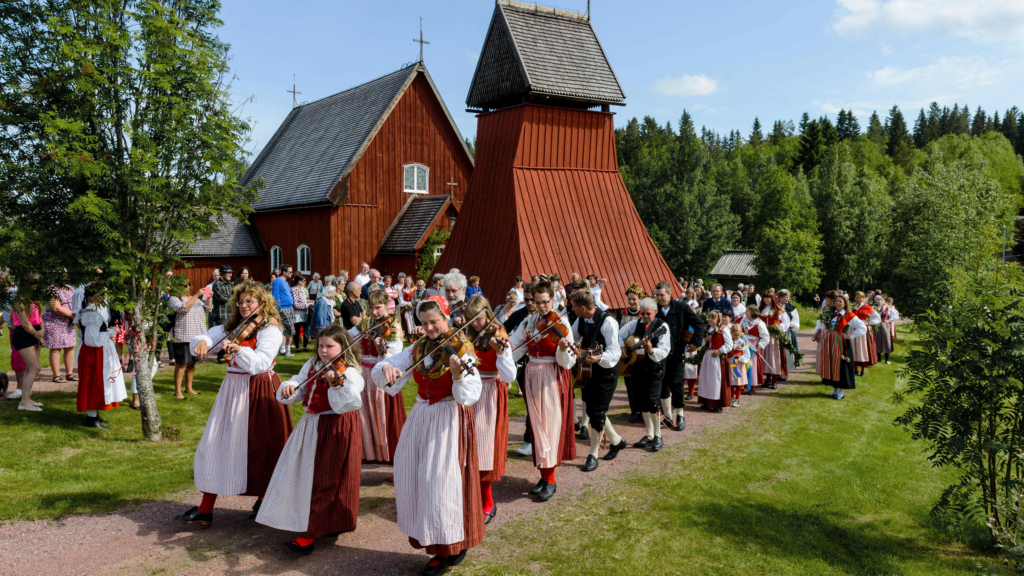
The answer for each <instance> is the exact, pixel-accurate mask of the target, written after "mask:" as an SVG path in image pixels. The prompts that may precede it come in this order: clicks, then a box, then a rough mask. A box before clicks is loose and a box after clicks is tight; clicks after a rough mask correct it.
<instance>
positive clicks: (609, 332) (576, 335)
mask: <svg viewBox="0 0 1024 576" xmlns="http://www.w3.org/2000/svg"><path fill="white" fill-rule="evenodd" d="M580 322H586V323H590V324H593V323H594V321H593V320H587V319H585V318H577V319H576V322H574V323H573V325H572V339H573V340H574V341H576V342H577V343H578V342H580V332H579V325H580ZM601 336H603V337H604V341H605V342H607V343H608V347H607V348H605V349H604V352H602V353H601V359H600V360H599V361H598V362H597V364H598V365H599V366H600V367H602V368H614V367H615V366H616V365H617V364H618V363H619V358H621V357H622V350H620V349H619V346H616V345H615V343H617V342H618V341H619V323H618V322H616V321H615V318H612V317H611V316H606V317H605V319H604V324H602V325H601ZM620 346H621V344H620ZM580 352H582V350H580Z"/></svg>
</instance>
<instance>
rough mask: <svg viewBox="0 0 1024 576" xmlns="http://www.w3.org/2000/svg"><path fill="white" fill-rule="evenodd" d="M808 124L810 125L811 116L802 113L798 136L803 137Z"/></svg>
mask: <svg viewBox="0 0 1024 576" xmlns="http://www.w3.org/2000/svg"><path fill="white" fill-rule="evenodd" d="M810 123H811V115H810V114H808V113H807V112H804V113H803V115H802V116H800V134H801V135H803V133H804V132H805V131H806V130H807V126H808V125H809V124H810Z"/></svg>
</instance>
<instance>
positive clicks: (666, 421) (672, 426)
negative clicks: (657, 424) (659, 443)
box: [661, 416, 679, 432]
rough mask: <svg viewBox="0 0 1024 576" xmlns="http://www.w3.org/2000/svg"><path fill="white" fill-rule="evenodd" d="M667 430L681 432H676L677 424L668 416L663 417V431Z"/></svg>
mask: <svg viewBox="0 0 1024 576" xmlns="http://www.w3.org/2000/svg"><path fill="white" fill-rule="evenodd" d="M665 428H668V429H669V430H675V431H676V432H678V431H679V430H676V424H675V422H673V421H672V419H671V418H669V417H668V416H662V417H661V429H662V430H664V429H665Z"/></svg>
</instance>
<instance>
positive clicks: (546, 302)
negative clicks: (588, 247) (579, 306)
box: [510, 282, 576, 501]
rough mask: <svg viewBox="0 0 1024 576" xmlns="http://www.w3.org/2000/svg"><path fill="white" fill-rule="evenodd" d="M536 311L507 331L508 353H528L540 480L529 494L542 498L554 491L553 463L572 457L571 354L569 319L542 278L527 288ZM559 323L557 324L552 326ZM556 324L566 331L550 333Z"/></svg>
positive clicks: (528, 382) (528, 404)
mask: <svg viewBox="0 0 1024 576" xmlns="http://www.w3.org/2000/svg"><path fill="white" fill-rule="evenodd" d="M533 303H534V306H535V307H536V310H537V312H536V313H534V314H532V315H530V316H529V317H527V318H526V320H525V321H524V322H523V323H522V324H520V325H519V327H518V328H516V331H515V332H513V333H512V335H511V337H510V340H511V343H512V350H513V356H514V357H515V358H516V359H518V358H519V357H521V356H523V355H525V354H527V353H528V354H529V355H530V362H529V363H528V364H527V365H526V391H525V400H526V410H527V413H528V414H529V416H530V426H531V433H532V434H533V463H534V465H535V466H537V468H539V469H540V474H541V476H540V481H539V482H537V485H536V486H534V487H533V488H531V489H530V494H533V495H536V496H537V497H538V498H540V499H541V500H542V501H546V500H548V499H549V498H551V497H552V496H554V495H555V490H556V485H555V468H556V467H558V466H560V465H561V464H562V461H563V460H575V459H576V439H575V434H574V433H573V420H574V418H573V395H572V375H571V374H569V368H571V367H573V366H575V365H576V354H575V353H574V352H573V351H572V349H571V348H570V344H572V342H571V341H570V339H571V338H572V325H571V324H569V321H568V320H566V318H565V316H559V315H558V314H556V313H555V312H554V311H553V310H552V308H553V306H554V303H555V301H554V290H553V289H552V288H551V284H549V283H547V282H538V283H537V285H536V286H534V289H533ZM552 324H559V325H561V328H560V329H559V328H557V327H552V326H551V325H552ZM556 330H560V332H561V333H562V334H566V336H567V337H559V336H557V333H556V334H552V333H553V332H556Z"/></svg>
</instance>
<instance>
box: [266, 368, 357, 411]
mask: <svg viewBox="0 0 1024 576" xmlns="http://www.w3.org/2000/svg"><path fill="white" fill-rule="evenodd" d="M315 360H316V359H315V358H310V359H309V360H307V361H306V363H305V364H303V366H302V370H299V373H298V374H296V375H295V376H292V377H291V378H289V379H288V380H286V381H284V382H282V383H281V386H280V387H279V388H278V389H277V401H278V402H280V403H281V404H285V405H289V406H290V405H292V404H295V403H296V402H301V401H302V400H303V399H304V398H305V397H306V394H307V391H308V390H311V389H312V387H313V386H316V383H315V382H310V383H309V384H306V385H305V386H303V387H301V388H299V387H298V386H299V384H302V383H303V382H305V381H306V379H307V378H309V373H310V372H311V371H314V370H313V362H314V361H315ZM344 376H345V385H344V386H334V387H331V388H330V389H328V390H327V401H328V402H329V403H330V405H331V410H332V411H333V413H334V414H344V413H346V412H352V411H353V410H359V409H360V408H361V407H362V406H363V386H364V383H363V373H362V371H361V370H359V369H358V368H356V367H353V366H349V367H348V368H346V369H345V373H344ZM289 384H291V385H292V386H295V387H296V388H295V393H294V394H292V395H291V397H289V398H284V397H282V396H281V391H282V390H284V387H285V386H287V385H289ZM330 413H331V412H321V414H330Z"/></svg>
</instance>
